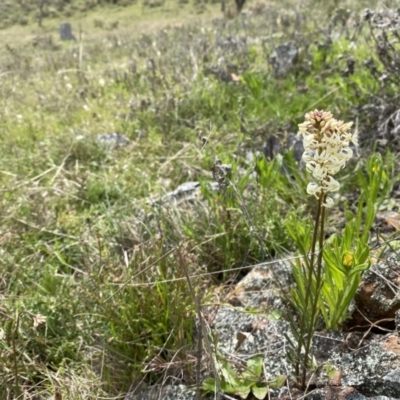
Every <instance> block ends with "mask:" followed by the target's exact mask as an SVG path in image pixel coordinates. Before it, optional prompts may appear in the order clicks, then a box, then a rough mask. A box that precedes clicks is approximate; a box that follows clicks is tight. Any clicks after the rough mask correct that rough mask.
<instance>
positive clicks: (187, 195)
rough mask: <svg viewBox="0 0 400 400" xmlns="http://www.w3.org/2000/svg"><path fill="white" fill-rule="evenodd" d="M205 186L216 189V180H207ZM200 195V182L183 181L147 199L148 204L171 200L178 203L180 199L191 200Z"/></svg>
mask: <svg viewBox="0 0 400 400" xmlns="http://www.w3.org/2000/svg"><path fill="white" fill-rule="evenodd" d="M207 186H208V188H209V189H210V190H213V191H217V190H218V184H217V182H207ZM200 196H201V184H200V182H197V181H193V182H185V183H183V184H182V185H179V186H178V187H177V188H176V189H175V190H173V191H171V192H169V193H167V194H166V195H164V196H162V197H161V198H159V199H149V200H148V201H147V204H148V205H156V204H164V203H169V202H171V201H176V202H178V203H180V202H182V201H189V202H193V201H195V200H197V199H199V197H200Z"/></svg>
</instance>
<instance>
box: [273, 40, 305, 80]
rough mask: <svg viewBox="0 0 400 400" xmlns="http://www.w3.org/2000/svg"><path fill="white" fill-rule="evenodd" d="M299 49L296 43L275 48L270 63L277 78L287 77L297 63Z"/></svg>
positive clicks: (288, 43) (287, 43)
mask: <svg viewBox="0 0 400 400" xmlns="http://www.w3.org/2000/svg"><path fill="white" fill-rule="evenodd" d="M298 54H299V48H298V47H297V45H296V43H294V42H286V43H283V44H280V45H279V46H277V47H276V48H275V50H274V51H273V53H272V54H271V57H270V60H269V61H270V63H271V65H272V68H273V70H274V75H275V76H276V77H277V78H283V77H285V76H286V75H287V74H288V72H289V71H290V70H291V69H292V68H293V66H294V65H295V64H296V62H297V57H298Z"/></svg>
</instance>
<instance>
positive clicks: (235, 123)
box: [0, 0, 399, 400]
mask: <svg viewBox="0 0 400 400" xmlns="http://www.w3.org/2000/svg"><path fill="white" fill-rule="evenodd" d="M104 3H105V2H104ZM6 4H8V6H7V7H8V8H5V6H6ZM54 4H58V6H57V5H54V6H48V8H47V11H46V12H47V13H48V14H47V15H46V16H45V18H44V20H43V27H42V28H38V27H37V26H36V22H35V18H36V16H35V15H36V11H35V7H36V6H37V2H36V1H35V2H34V1H32V2H28V1H20V2H10V1H9V2H6V1H5V2H3V3H2V5H1V7H3V10H6V11H7V17H6V16H5V14H4V13H3V12H0V15H1V16H2V17H1V20H0V24H3V26H4V27H7V28H5V29H3V30H0V42H1V43H3V45H2V46H1V49H0V99H1V106H0V138H1V140H0V180H1V196H0V210H1V214H0V215H1V225H0V252H1V264H2V275H1V280H0V298H1V308H0V310H1V314H0V321H1V325H0V361H1V363H0V381H1V382H3V384H2V385H0V397H1V398H4V399H15V398H26V399H29V398H34V395H38V396H39V395H41V396H42V397H41V398H48V396H50V395H53V393H54V391H55V388H56V387H58V388H59V390H60V393H62V395H63V398H64V399H66V400H68V399H71V400H72V399H74V400H80V399H89V398H103V397H107V398H109V397H111V396H118V395H122V394H123V393H126V392H127V391H128V389H129V388H130V387H131V385H132V384H133V383H136V382H139V381H140V380H141V379H142V378H144V380H145V381H146V382H147V383H152V382H156V381H157V380H158V379H160V377H162V376H163V374H164V372H165V368H164V367H165V366H166V365H168V363H169V362H171V361H172V360H173V361H174V362H176V363H177V364H179V370H180V371H181V372H180V374H179V377H180V378H179V379H180V380H181V381H182V382H186V383H188V382H191V379H192V377H193V370H194V366H193V361H192V360H193V356H192V355H193V354H194V343H195V333H196V329H195V315H196V312H195V303H196V301H199V302H200V303H201V304H202V305H206V304H210V303H212V302H213V301H214V300H215V299H214V297H213V296H214V294H215V291H216V290H217V288H218V290H223V289H224V288H225V286H224V285H227V286H228V285H229V284H232V283H233V282H235V281H237V280H238V279H239V278H240V276H242V275H243V273H244V272H239V273H238V270H240V269H244V270H246V268H248V267H249V266H250V265H252V264H254V263H257V262H261V261H263V260H266V259H271V258H273V257H285V256H286V255H287V254H288V253H289V252H292V251H295V246H294V243H293V241H292V240H291V238H290V235H289V233H288V232H287V230H286V223H287V221H289V220H290V221H293V220H294V221H298V223H299V224H305V225H307V224H309V223H310V222H308V221H309V216H310V215H312V213H313V202H312V199H310V197H309V196H307V194H306V192H305V187H306V185H307V182H308V179H309V176H308V175H307V173H306V172H304V171H301V170H300V169H299V167H298V165H297V163H296V161H295V160H294V158H293V154H292V153H291V152H290V151H289V152H286V153H284V154H283V155H282V156H278V157H277V158H276V159H275V161H271V162H268V163H266V162H265V160H264V156H263V154H262V149H263V145H264V143H265V141H266V140H267V138H268V137H269V136H270V135H271V134H274V135H276V136H277V137H279V138H280V139H279V140H284V139H283V138H285V137H287V136H288V135H289V134H291V133H296V132H297V124H298V123H300V122H302V121H303V117H304V114H305V112H307V111H310V110H312V109H315V108H324V109H329V110H330V111H332V112H333V113H334V115H336V116H337V117H338V118H340V119H344V120H353V121H355V123H356V125H357V127H358V130H359V132H360V137H361V144H362V150H361V158H359V159H358V160H357V161H354V162H353V164H352V167H353V169H354V170H357V171H360V173H361V174H362V173H365V170H366V169H365V168H366V167H365V165H366V157H367V156H368V155H369V154H370V153H371V152H373V151H375V150H377V151H380V152H381V153H382V156H383V158H384V160H385V163H386V164H385V168H386V170H387V173H388V174H389V175H390V177H391V178H392V177H394V176H395V174H396V172H397V171H398V162H397V161H396V160H395V158H394V156H393V154H395V153H396V152H397V151H398V146H399V143H397V142H396V140H395V134H394V132H395V129H396V125H395V122H393V121H392V120H390V116H391V115H393V112H394V111H396V100H395V98H396V95H397V92H398V84H399V82H398V80H399V78H398V74H396V69H395V68H394V67H393V65H397V64H393V63H395V62H397V61H393V62H392V60H393V59H395V56H394V54H395V52H396V49H397V51H398V47H399V44H398V43H397V42H396V41H395V40H396V38H393V37H392V36H391V33H390V32H387V35H388V37H389V39H388V42H387V43H386V44H385V42H383V46H384V47H383V49H384V50H383V51H384V52H386V53H382V52H380V53H379V52H377V51H376V50H374V49H376V45H375V39H374V37H375V36H374V35H372V33H374V34H375V35H377V34H379V33H381V32H378V30H379V29H378V28H375V27H373V26H372V27H370V26H369V22H368V21H369V20H368V19H367V18H365V13H364V14H363V12H362V11H361V10H360V8H361V7H362V6H363V5H369V7H370V8H373V7H375V3H373V2H367V1H365V2H364V3H363V4H361V3H360V2H357V4H356V5H355V7H354V10H353V8H352V4H351V3H350V2H347V1H343V2H341V1H337V2H336V3H335V4H333V3H332V4H328V5H325V2H324V4H320V3H319V2H316V1H314V2H309V1H306V0H304V1H302V2H290V1H288V2H282V1H279V2H274V1H271V2H268V3H262V2H251V3H249V5H248V6H247V7H246V10H245V11H246V12H245V13H243V14H242V15H240V16H238V17H237V18H235V19H224V18H222V15H221V14H220V13H219V11H218V10H219V7H220V6H219V5H218V4H209V3H199V4H196V5H195V4H192V3H190V2H189V3H185V2H181V3H177V2H171V3H169V2H165V3H163V4H162V5H160V6H159V7H150V2H148V3H146V4H144V3H139V2H136V3H134V4H130V2H123V1H122V0H121V1H120V2H119V5H118V4H117V5H109V4H102V5H97V2H95V1H89V0H86V1H81V2H79V1H76V2H73V1H71V2H58V3H56V2H54ZM61 4H64V5H63V6H62V7H63V9H62V10H60V9H59V7H61ZM152 4H153V5H154V4H155V3H154V2H153V3H152ZM17 5H18V6H17ZM390 5H391V4H390V3H387V6H390ZM311 8H312V10H313V12H310V9H311ZM53 9H54V10H53ZM52 10H53V11H52ZM352 10H353V11H352ZM66 18H67V19H68V20H69V21H71V23H72V25H73V30H74V32H75V34H76V37H77V41H71V42H61V41H60V40H59V39H58V26H59V23H60V22H61V21H64V20H65V19H66ZM79 27H81V28H79ZM79 29H81V32H82V33H81V34H79ZM371 29H372V30H371ZM389 40H390V45H389ZM287 41H293V42H295V43H296V46H297V48H298V55H297V58H296V61H295V62H294V63H293V65H291V67H290V69H289V71H288V72H287V74H285V75H284V76H277V74H276V73H275V72H274V68H273V65H272V63H271V55H272V54H273V51H274V49H275V47H276V46H277V45H279V44H281V43H284V42H287ZM393 49H394V50H393ZM393 51H394V53H393ZM382 54H386V55H387V57H382ZM395 60H397V59H395ZM388 118H389V119H388ZM388 120H390V123H387V124H386V125H385V124H384V123H385V121H388ZM110 132H118V133H121V134H123V135H125V136H126V137H127V138H128V139H129V140H130V144H129V145H127V146H124V147H120V148H110V147H107V146H104V145H102V144H101V143H99V140H98V135H99V134H107V133H110ZM249 152H251V153H252V154H253V158H251V157H248V156H247V157H246V155H248V153H249ZM275 155H276V154H275ZM217 158H218V159H219V160H220V161H221V163H224V164H230V166H231V169H230V170H229V171H228V170H225V171H228V172H227V173H226V174H225V175H224V174H223V176H221V171H222V170H221V169H218V168H219V165H220V164H219V163H218V162H216V159H217ZM212 171H214V173H213V172H212ZM216 171H217V172H218V171H220V172H219V173H220V175H218V173H216ZM254 171H258V173H259V175H258V176H257V174H254V173H253V172H254ZM260 174H261V176H263V177H264V178H263V179H260ZM217 175H218V176H217ZM341 179H342V182H343V184H342V189H341V193H340V195H338V196H337V197H336V198H335V201H337V202H338V207H337V210H336V212H334V213H332V215H331V216H330V222H331V226H332V227H336V228H337V229H340V227H341V226H343V223H344V219H345V216H344V215H345V213H346V212H351V211H352V202H353V199H354V198H355V197H356V195H357V193H359V192H360V190H361V189H360V188H361V181H360V179H361V178H360V175H357V174H350V173H348V172H343V173H342V175H341ZM215 180H217V181H218V183H219V186H220V191H219V192H216V191H214V190H212V189H210V182H213V181H215ZM187 181H200V182H201V184H202V185H201V189H200V190H199V192H198V193H197V195H196V198H195V200H191V201H189V202H184V203H181V204H176V203H174V202H172V203H171V204H164V205H161V204H160V203H159V202H149V201H148V200H149V199H153V200H157V199H159V198H160V197H161V196H163V195H164V194H165V193H166V192H168V191H171V190H174V189H176V188H177V187H178V186H179V185H180V184H182V183H184V182H187ZM385 204H386V203H385ZM384 207H392V208H393V207H395V206H394V205H393V202H392V203H391V205H390V204H389V205H384ZM332 229H333V228H332ZM187 276H190V280H191V284H192V286H193V288H194V292H195V293H194V295H195V298H197V299H199V300H195V298H194V297H193V292H191V290H190V287H189V286H188V283H187V281H186V278H187ZM221 288H222V289H221ZM215 301H216V300H215ZM151 360H155V361H157V363H155V364H154V363H153V364H152V367H151V368H150V367H149V364H148V363H149V362H150V361H151Z"/></svg>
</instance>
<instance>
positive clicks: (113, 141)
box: [96, 132, 131, 149]
mask: <svg viewBox="0 0 400 400" xmlns="http://www.w3.org/2000/svg"><path fill="white" fill-rule="evenodd" d="M96 139H97V141H98V142H99V144H101V145H103V146H105V147H107V148H112V149H114V148H116V147H123V146H127V145H129V144H130V143H131V141H130V140H129V138H128V137H127V136H125V135H123V134H122V133H116V132H111V133H104V134H100V135H97V136H96Z"/></svg>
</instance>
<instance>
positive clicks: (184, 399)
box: [125, 385, 196, 400]
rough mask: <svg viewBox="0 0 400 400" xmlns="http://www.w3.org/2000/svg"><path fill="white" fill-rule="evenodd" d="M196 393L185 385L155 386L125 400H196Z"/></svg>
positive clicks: (129, 395)
mask: <svg viewBox="0 0 400 400" xmlns="http://www.w3.org/2000/svg"><path fill="white" fill-rule="evenodd" d="M195 398H196V392H195V391H193V390H190V389H189V388H187V387H186V386H185V385H165V386H153V387H151V388H149V389H144V390H137V391H136V393H135V392H134V393H131V394H128V395H127V396H126V397H125V400H194V399H195Z"/></svg>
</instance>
